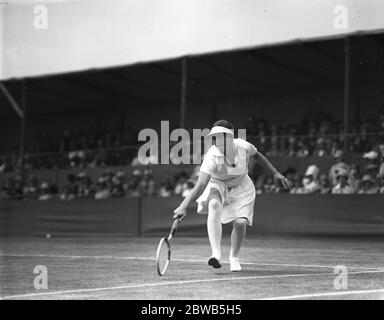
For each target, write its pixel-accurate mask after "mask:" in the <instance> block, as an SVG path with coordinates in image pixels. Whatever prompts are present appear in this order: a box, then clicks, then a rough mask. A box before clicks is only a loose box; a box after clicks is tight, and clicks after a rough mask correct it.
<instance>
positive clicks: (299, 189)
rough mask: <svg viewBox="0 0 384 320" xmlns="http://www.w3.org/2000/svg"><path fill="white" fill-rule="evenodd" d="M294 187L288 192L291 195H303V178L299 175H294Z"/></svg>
mask: <svg viewBox="0 0 384 320" xmlns="http://www.w3.org/2000/svg"><path fill="white" fill-rule="evenodd" d="M293 185H294V187H293V188H292V189H291V190H290V193H291V194H304V193H305V192H304V190H303V177H302V176H301V175H300V174H298V173H297V174H296V175H295V178H294V179H293Z"/></svg>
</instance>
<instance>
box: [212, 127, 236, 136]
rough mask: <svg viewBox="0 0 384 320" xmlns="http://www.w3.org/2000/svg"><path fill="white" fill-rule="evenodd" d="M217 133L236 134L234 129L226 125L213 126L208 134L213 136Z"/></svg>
mask: <svg viewBox="0 0 384 320" xmlns="http://www.w3.org/2000/svg"><path fill="white" fill-rule="evenodd" d="M217 133H229V134H231V135H233V136H234V133H233V130H231V129H228V128H226V127H222V126H215V127H213V128H212V129H211V132H210V133H209V134H208V136H212V135H214V134H217Z"/></svg>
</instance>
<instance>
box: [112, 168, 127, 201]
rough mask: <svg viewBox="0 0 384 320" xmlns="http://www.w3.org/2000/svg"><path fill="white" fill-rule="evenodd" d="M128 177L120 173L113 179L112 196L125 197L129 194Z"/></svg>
mask: <svg viewBox="0 0 384 320" xmlns="http://www.w3.org/2000/svg"><path fill="white" fill-rule="evenodd" d="M125 180H126V176H125V173H124V172H123V171H119V172H117V173H116V175H115V176H114V177H113V179H112V196H113V197H117V198H119V197H124V196H125V195H126V193H127V189H128V184H127V183H126V182H125Z"/></svg>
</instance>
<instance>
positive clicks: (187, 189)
mask: <svg viewBox="0 0 384 320" xmlns="http://www.w3.org/2000/svg"><path fill="white" fill-rule="evenodd" d="M194 186H195V183H194V182H193V181H192V180H191V179H188V180H187V182H186V187H185V188H184V190H183V193H182V194H181V195H182V196H183V197H184V198H185V197H186V196H187V195H188V193H189V192H191V190H192V189H193V187H194Z"/></svg>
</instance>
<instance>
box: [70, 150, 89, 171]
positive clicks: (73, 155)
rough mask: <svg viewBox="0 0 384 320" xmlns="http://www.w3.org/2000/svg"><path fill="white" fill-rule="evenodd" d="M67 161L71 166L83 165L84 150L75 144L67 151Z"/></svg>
mask: <svg viewBox="0 0 384 320" xmlns="http://www.w3.org/2000/svg"><path fill="white" fill-rule="evenodd" d="M68 161H69V165H70V167H72V168H75V167H79V166H85V151H84V150H81V149H80V146H77V148H75V149H74V150H72V151H70V152H69V153H68Z"/></svg>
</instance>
